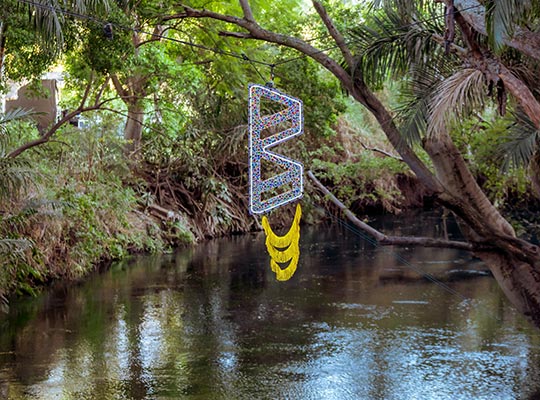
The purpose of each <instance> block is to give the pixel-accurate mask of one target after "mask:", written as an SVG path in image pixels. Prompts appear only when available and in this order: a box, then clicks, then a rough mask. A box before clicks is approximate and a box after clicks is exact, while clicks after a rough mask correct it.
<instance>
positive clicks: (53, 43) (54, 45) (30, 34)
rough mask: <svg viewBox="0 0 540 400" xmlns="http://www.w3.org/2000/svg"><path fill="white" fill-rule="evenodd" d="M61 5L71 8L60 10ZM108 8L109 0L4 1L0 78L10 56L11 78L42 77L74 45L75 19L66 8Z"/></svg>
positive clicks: (97, 10)
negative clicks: (7, 57)
mask: <svg viewBox="0 0 540 400" xmlns="http://www.w3.org/2000/svg"><path fill="white" fill-rule="evenodd" d="M59 3H60V4H59ZM60 5H62V6H64V7H68V8H67V9H66V10H60V9H59V8H58V7H59V6H60ZM108 7H109V5H108V0H76V1H72V2H68V1H65V0H64V1H61V2H58V1H52V0H46V1H41V2H33V1H25V0H20V1H17V0H3V1H2V9H1V10H0V78H2V76H3V75H2V71H3V70H4V64H5V62H4V61H5V57H6V56H7V55H10V56H11V60H10V67H11V68H10V71H9V72H10V74H9V76H10V77H11V78H13V79H15V80H19V79H21V78H23V77H28V76H32V77H38V76H39V75H40V74H41V73H43V72H44V71H45V70H46V69H47V68H48V67H49V66H50V64H51V63H52V62H53V61H55V60H56V59H57V58H58V56H59V55H60V54H61V53H62V51H64V50H65V49H66V48H67V47H70V45H72V43H70V42H71V30H72V29H73V25H72V22H73V19H69V18H66V17H65V12H66V11H67V12H68V13H73V14H79V13H87V12H90V13H94V14H100V13H102V12H103V11H107V10H108ZM66 25H68V27H67V29H66ZM66 34H67V36H68V40H67V41H66ZM29 60H30V62H29Z"/></svg>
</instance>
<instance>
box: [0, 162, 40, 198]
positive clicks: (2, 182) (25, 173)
mask: <svg viewBox="0 0 540 400" xmlns="http://www.w3.org/2000/svg"><path fill="white" fill-rule="evenodd" d="M34 176H35V172H34V171H33V170H32V168H30V165H29V164H28V162H27V161H25V160H23V159H19V158H7V157H0V199H2V198H7V197H9V196H12V195H14V194H16V193H18V192H19V191H21V190H24V189H25V188H28V187H29V186H30V185H31V184H32V183H33V178H34Z"/></svg>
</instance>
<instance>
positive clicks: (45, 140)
mask: <svg viewBox="0 0 540 400" xmlns="http://www.w3.org/2000/svg"><path fill="white" fill-rule="evenodd" d="M90 85H91V82H89V84H88V86H87V88H86V90H85V93H84V95H83V99H82V100H81V104H80V105H79V107H77V108H76V109H75V110H73V111H72V112H70V113H68V114H66V115H64V116H63V117H62V118H61V119H60V120H59V121H58V122H56V123H55V124H54V125H53V126H52V127H51V128H50V129H49V130H48V131H47V132H45V134H44V135H42V136H40V137H39V138H37V139H35V140H31V141H30V142H27V143H25V144H23V145H21V146H19V147H17V148H16V149H14V150H12V151H11V152H10V153H9V154H8V155H7V156H6V157H8V158H16V157H18V156H20V155H21V154H22V153H24V152H25V151H26V150H29V149H31V148H33V147H36V146H39V145H42V144H44V143H48V142H49V141H50V140H51V138H52V136H53V135H54V134H55V133H56V131H58V129H60V128H61V127H62V126H63V125H65V124H66V123H68V122H69V121H71V120H72V119H73V118H75V117H76V116H77V115H79V114H82V113H84V112H88V111H94V110H100V109H101V108H102V107H103V105H104V104H106V103H108V102H110V101H113V100H116V98H111V99H107V100H103V101H101V102H95V103H94V105H93V106H90V107H85V106H84V104H85V103H86V99H87V98H88V96H89V94H90V91H89V87H90Z"/></svg>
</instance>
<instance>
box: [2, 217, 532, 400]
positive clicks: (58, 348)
mask: <svg viewBox="0 0 540 400" xmlns="http://www.w3.org/2000/svg"><path fill="white" fill-rule="evenodd" d="M376 223H378V224H379V225H384V229H386V231H387V232H389V231H392V230H393V231H394V232H396V233H410V232H412V231H415V232H417V233H418V231H419V230H422V231H423V233H424V234H426V235H433V234H438V235H441V234H442V233H443V231H444V229H443V228H442V225H441V223H440V222H439V220H438V219H435V218H434V217H432V216H430V215H427V214H423V215H415V216H412V217H411V218H405V217H402V218H400V220H399V221H397V222H396V221H395V220H394V222H392V220H390V219H387V220H385V221H378V222H376ZM411 268H415V269H418V268H420V269H422V270H423V271H426V272H429V273H431V274H433V275H434V276H436V277H438V278H439V279H440V280H441V281H444V284H446V285H448V287H446V288H444V287H441V286H440V285H438V284H435V283H433V282H431V281H429V280H427V279H422V278H421V277H419V275H418V273H417V272H415V271H414V270H413V269H411ZM484 269H485V267H484V266H483V265H482V264H480V263H478V262H477V261H475V260H472V259H471V258H470V257H469V256H468V255H467V254H464V253H460V252H457V251H451V250H440V249H416V250H414V251H413V250H412V249H410V250H409V249H404V250H399V253H393V252H392V251H390V250H389V249H381V248H378V249H374V248H373V247H372V246H371V245H370V244H368V243H366V242H365V241H363V240H361V239H360V238H359V237H358V236H356V235H355V234H354V233H352V232H350V231H347V230H345V229H343V228H340V227H335V226H334V227H330V226H319V227H317V228H315V229H305V228H303V231H302V238H301V261H300V264H299V270H298V271H297V273H296V275H295V276H294V277H293V278H292V280H291V281H289V282H285V283H281V282H277V281H275V280H274V278H273V274H272V272H271V271H270V268H269V265H268V258H267V256H266V254H265V248H264V238H263V236H261V235H248V236H243V237H236V238H232V239H226V240H216V241H212V242H209V243H206V244H203V245H201V246H198V247H197V248H194V249H189V250H183V251H180V252H178V253H177V254H174V255H165V256H160V257H155V256H154V257H139V258H136V259H135V260H133V261H132V262H125V263H120V264H118V265H116V266H114V267H113V268H112V269H111V270H110V271H108V272H106V273H103V274H101V275H99V276H95V277H93V278H92V279H90V280H89V281H88V282H86V283H84V284H81V285H78V286H75V287H69V288H61V287H58V288H55V289H52V290H50V291H48V292H47V293H45V294H44V295H43V296H41V297H40V298H38V299H25V300H20V301H18V302H16V303H14V304H13V307H12V311H11V314H10V315H8V316H6V317H3V318H0V327H1V333H0V398H2V399H3V398H7V399H534V398H540V397H539V396H540V331H538V330H535V329H534V328H532V327H531V326H530V325H529V324H528V323H527V322H526V321H524V320H523V319H522V318H521V317H520V316H519V315H517V313H516V312H515V310H514V309H513V308H512V307H511V306H510V305H509V304H508V302H507V301H506V300H505V298H504V296H503V295H502V293H501V292H500V290H499V289H498V287H497V285H496V283H495V281H494V280H493V279H492V278H491V277H489V276H484V275H482V274H470V273H468V272H466V271H470V270H476V271H478V270H480V271H481V270H484ZM477 275H478V276H477ZM451 291H456V292H458V294H456V293H451ZM462 296H465V297H466V298H464V297H462Z"/></svg>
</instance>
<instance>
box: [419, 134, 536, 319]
mask: <svg viewBox="0 0 540 400" xmlns="http://www.w3.org/2000/svg"><path fill="white" fill-rule="evenodd" d="M424 148H425V149H426V151H427V153H428V154H429V156H430V158H431V160H432V161H433V165H434V167H435V170H436V175H437V178H438V179H439V181H440V182H441V184H442V185H443V186H444V187H445V191H444V192H443V193H441V194H440V195H439V200H440V201H441V202H442V203H443V204H444V205H445V206H447V207H448V208H450V209H451V210H452V211H453V212H454V214H455V215H456V216H457V217H458V220H460V226H461V228H462V232H463V234H464V235H465V237H466V238H467V239H468V240H469V241H470V242H472V243H478V244H482V245H486V246H489V245H493V246H494V247H493V250H490V251H483V250H482V251H475V252H474V254H475V255H476V256H478V257H479V258H480V259H482V260H483V261H484V262H485V263H486V264H487V265H488V267H489V268H490V270H491V272H492V273H493V275H494V277H495V279H496V280H497V282H498V283H499V286H500V287H501V289H502V290H503V292H504V293H505V295H506V296H507V297H508V299H509V300H510V301H511V302H512V303H513V304H514V306H515V307H516V308H518V310H519V311H520V312H522V313H523V314H524V315H526V316H527V317H529V318H530V319H531V320H532V322H533V323H534V324H535V325H536V326H538V327H540V254H539V249H538V247H537V246H534V245H532V244H530V243H528V242H525V241H522V240H520V239H518V238H516V236H515V233H514V230H513V228H512V227H511V225H510V224H509V223H508V221H506V219H504V218H503V217H502V216H501V215H500V213H499V212H498V210H497V209H496V208H495V207H494V206H493V204H491V202H490V201H489V200H488V199H487V197H486V196H485V194H484V193H483V191H482V190H481V189H480V187H479V186H478V184H477V182H476V181H475V179H474V177H473V176H472V174H471V172H470V171H469V169H468V168H467V166H466V163H465V161H464V159H463V157H462V155H461V153H459V151H458V149H457V148H456V147H455V145H454V143H453V142H452V139H451V138H450V136H449V135H448V134H447V133H445V132H443V133H440V134H438V135H437V137H436V138H433V137H432V138H428V139H427V140H426V141H425V142H424Z"/></svg>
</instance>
